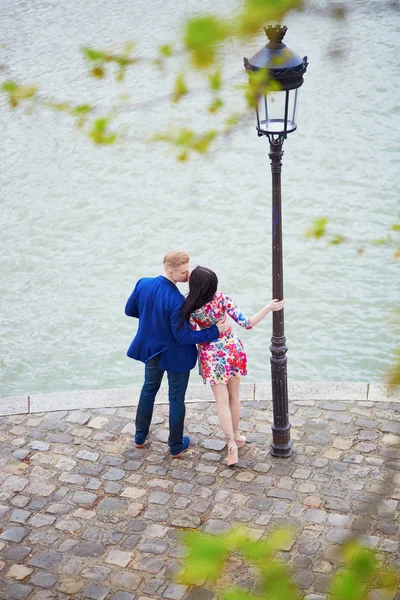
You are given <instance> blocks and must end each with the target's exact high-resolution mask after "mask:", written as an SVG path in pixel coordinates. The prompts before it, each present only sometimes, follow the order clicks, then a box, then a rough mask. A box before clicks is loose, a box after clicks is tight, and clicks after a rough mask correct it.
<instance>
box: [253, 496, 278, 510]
mask: <svg viewBox="0 0 400 600" xmlns="http://www.w3.org/2000/svg"><path fill="white" fill-rule="evenodd" d="M272 504H273V501H272V500H269V499H268V498H253V499H252V500H250V502H249V508H250V509H254V510H259V511H267V510H269V509H270V508H271V506H272Z"/></svg>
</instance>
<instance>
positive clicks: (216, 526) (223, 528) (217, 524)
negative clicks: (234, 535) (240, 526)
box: [203, 519, 231, 535]
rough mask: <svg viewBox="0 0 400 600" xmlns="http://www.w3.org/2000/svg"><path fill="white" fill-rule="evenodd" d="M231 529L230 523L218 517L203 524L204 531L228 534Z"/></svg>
mask: <svg viewBox="0 0 400 600" xmlns="http://www.w3.org/2000/svg"><path fill="white" fill-rule="evenodd" d="M230 529H231V527H230V525H229V523H227V522H226V521H220V520H218V519H209V520H208V521H206V523H205V525H204V526H203V531H204V532H205V533H212V534H214V535H220V534H226V533H228V532H229V531H230Z"/></svg>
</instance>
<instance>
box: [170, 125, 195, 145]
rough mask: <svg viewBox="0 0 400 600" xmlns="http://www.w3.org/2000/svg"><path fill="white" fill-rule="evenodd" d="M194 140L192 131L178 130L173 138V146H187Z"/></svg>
mask: <svg viewBox="0 0 400 600" xmlns="http://www.w3.org/2000/svg"><path fill="white" fill-rule="evenodd" d="M193 138H194V131H192V130H191V129H183V128H182V129H179V130H178V131H177V134H176V136H175V138H174V144H175V145H176V146H187V147H189V145H190V144H191V142H192V140H193Z"/></svg>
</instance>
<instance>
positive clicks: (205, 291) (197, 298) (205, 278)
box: [180, 267, 218, 327]
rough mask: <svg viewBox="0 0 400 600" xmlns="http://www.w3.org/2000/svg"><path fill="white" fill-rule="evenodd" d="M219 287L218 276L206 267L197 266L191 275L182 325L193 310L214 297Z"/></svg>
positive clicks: (183, 308)
mask: <svg viewBox="0 0 400 600" xmlns="http://www.w3.org/2000/svg"><path fill="white" fill-rule="evenodd" d="M217 287H218V277H217V276H216V274H215V273H214V271H211V269H206V268H205V267H196V268H195V269H193V271H192V272H191V274H190V277H189V293H188V295H187V296H186V300H185V303H184V305H183V307H182V313H181V320H180V327H183V324H184V322H185V321H187V320H189V317H190V315H191V314H192V312H194V311H195V310H197V309H198V308H201V307H202V306H204V305H205V304H207V302H210V300H212V299H213V297H214V294H215V292H216V291H217Z"/></svg>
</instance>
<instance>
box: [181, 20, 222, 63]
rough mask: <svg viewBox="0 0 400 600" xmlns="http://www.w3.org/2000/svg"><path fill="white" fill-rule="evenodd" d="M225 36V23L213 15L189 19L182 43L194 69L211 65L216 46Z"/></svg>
mask: <svg viewBox="0 0 400 600" xmlns="http://www.w3.org/2000/svg"><path fill="white" fill-rule="evenodd" d="M226 36H227V28H226V26H225V23H224V22H223V21H222V20H221V19H218V18H217V17H216V16H214V15H205V16H201V17H195V18H193V19H189V20H188V21H187V22H186V27H185V32H184V42H185V45H186V48H187V50H188V51H189V52H190V53H191V55H192V60H193V63H194V65H195V67H197V68H199V69H202V68H205V67H209V66H210V65H212V64H213V63H214V61H215V56H216V49H217V46H218V44H219V43H220V42H221V41H223V40H224V39H225V38H226Z"/></svg>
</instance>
